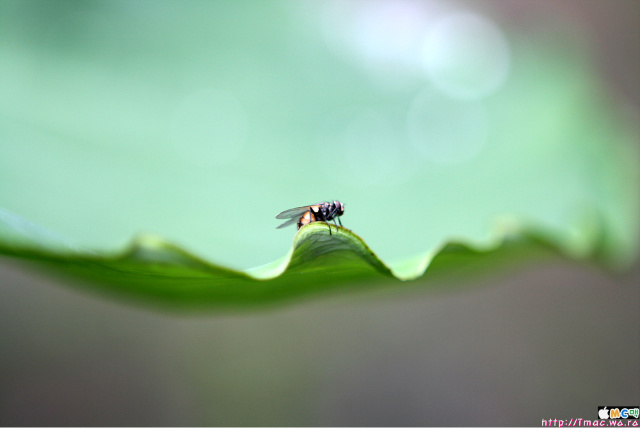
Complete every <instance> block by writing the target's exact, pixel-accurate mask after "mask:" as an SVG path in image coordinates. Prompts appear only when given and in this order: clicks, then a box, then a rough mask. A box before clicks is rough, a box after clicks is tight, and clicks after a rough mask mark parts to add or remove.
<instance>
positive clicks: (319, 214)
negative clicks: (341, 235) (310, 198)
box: [276, 201, 344, 235]
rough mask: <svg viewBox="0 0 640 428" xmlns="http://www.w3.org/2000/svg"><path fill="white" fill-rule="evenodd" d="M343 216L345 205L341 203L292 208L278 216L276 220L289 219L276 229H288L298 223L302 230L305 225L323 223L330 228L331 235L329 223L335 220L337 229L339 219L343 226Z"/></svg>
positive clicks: (323, 203) (321, 203)
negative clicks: (315, 222) (341, 217)
mask: <svg viewBox="0 0 640 428" xmlns="http://www.w3.org/2000/svg"><path fill="white" fill-rule="evenodd" d="M342 214H344V204H343V203H342V202H340V201H333V202H320V203H318V204H315V205H305V206H304V207H298V208H291V209H289V210H286V211H282V212H281V213H280V214H278V215H277V216H276V218H279V219H285V218H287V219H289V220H287V221H285V222H284V223H282V224H281V225H280V226H278V227H276V229H282V228H283V227H287V226H289V225H292V224H293V223H296V222H297V224H298V229H300V228H301V227H302V226H304V225H305V224H309V223H313V222H314V221H323V222H325V223H326V224H327V226H329V235H331V225H330V224H329V221H331V220H333V223H334V224H335V225H336V228H337V227H338V224H337V223H336V219H337V220H338V223H340V226H342V222H341V221H340V218H339V217H340V216H341V215H342Z"/></svg>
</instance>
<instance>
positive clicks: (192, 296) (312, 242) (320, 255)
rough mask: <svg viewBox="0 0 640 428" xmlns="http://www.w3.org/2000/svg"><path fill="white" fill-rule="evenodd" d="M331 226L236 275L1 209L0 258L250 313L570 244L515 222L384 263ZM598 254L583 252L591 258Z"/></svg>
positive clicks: (556, 251) (517, 259)
mask: <svg viewBox="0 0 640 428" xmlns="http://www.w3.org/2000/svg"><path fill="white" fill-rule="evenodd" d="M507 224H509V227H506V226H505V225H507ZM332 229H333V231H332V233H331V234H330V233H329V230H328V228H327V226H326V225H325V224H324V223H311V224H309V225H307V226H305V227H303V228H301V229H300V230H299V231H298V233H297V234H296V235H295V238H294V240H293V245H292V248H291V250H290V251H289V253H288V254H287V255H286V256H284V257H282V258H281V259H280V260H277V261H274V262H272V263H269V264H267V265H264V266H261V267H257V268H253V269H249V270H246V271H239V270H233V269H229V268H225V267H223V266H219V265H216V264H213V263H210V262H207V261H206V260H203V259H201V258H199V257H197V256H195V255H193V254H191V253H189V252H188V251H186V250H184V249H182V248H180V247H178V246H176V245H173V244H171V243H170V242H167V241H166V240H164V239H162V238H160V237H157V236H153V235H141V236H138V237H137V238H135V239H134V240H133V242H132V243H131V244H130V245H129V246H128V247H127V248H125V249H124V250H122V251H120V252H115V253H107V252H102V253H96V252H92V251H88V250H82V249H79V248H77V247H74V246H73V245H71V244H69V243H68V242H67V241H65V240H63V239H61V238H60V237H58V236H55V235H53V234H51V233H49V232H47V231H45V230H44V229H42V228H40V227H38V226H37V225H34V224H33V223H30V222H28V221H26V220H24V219H20V218H18V217H17V216H15V215H12V214H10V213H7V212H6V211H3V210H0V254H5V255H8V256H14V257H18V258H23V259H26V260H29V261H30V262H32V263H35V264H36V265H39V266H41V267H44V268H45V269H47V270H48V271H51V272H58V273H61V274H63V275H64V276H65V277H75V278H76V279H81V280H83V281H81V282H80V283H79V284H80V285H81V286H82V288H84V289H93V290H95V291H101V292H103V293H104V292H106V293H108V294H111V295H113V296H116V297H118V298H124V299H126V300H128V301H132V302H137V303H142V304H145V305H149V304H151V305H153V306H156V307H163V308H169V309H198V310H203V309H237V308H249V307H255V306H257V305H264V304H271V303H280V302H284V301H290V300H292V299H295V298H299V297H303V296H311V295H318V294H325V293H329V292H336V291H340V290H342V291H345V290H351V291H353V290H372V289H378V290H380V289H384V288H389V287H390V286H391V287H392V286H396V287H398V286H402V287H404V288H406V287H408V286H410V284H411V283H410V282H403V281H415V280H419V281H415V283H416V284H420V285H421V286H424V285H426V284H428V285H429V286H442V285H444V284H455V283H459V281H460V280H461V279H464V278H469V277H473V278H477V276H478V275H481V274H484V273H488V272H492V273H494V270H495V269H496V268H501V269H504V268H505V267H510V266H514V265H519V264H521V263H523V262H525V261H526V262H530V261H532V260H536V259H541V258H547V257H557V256H558V255H560V254H563V252H564V254H565V255H566V254H568V253H570V251H571V250H570V248H571V246H570V245H569V243H565V244H562V243H561V242H553V239H552V238H550V236H545V234H543V233H541V232H537V233H531V232H528V231H526V230H518V229H517V228H515V227H514V224H513V222H511V223H510V222H509V221H503V222H502V227H500V228H496V232H495V233H494V235H493V237H492V238H491V239H490V240H488V241H487V242H484V243H476V245H469V244H465V243H461V242H447V243H445V244H443V245H442V246H440V247H438V248H437V249H434V250H433V251H431V252H429V253H427V254H423V255H420V256H417V257H413V258H409V259H405V260H404V261H402V262H399V263H395V264H393V265H391V266H388V265H387V264H385V263H384V262H383V261H382V260H380V258H379V257H378V256H376V254H375V253H374V252H373V251H372V250H371V249H370V248H369V247H368V246H367V244H366V243H365V242H364V241H363V240H362V238H360V237H359V236H358V235H356V234H355V233H353V232H352V231H350V230H348V229H345V228H342V227H340V228H339V229H335V227H332ZM593 243H594V244H597V243H598V242H596V241H594V242H593ZM563 248H564V249H563ZM595 250H596V247H593V248H592V249H591V250H590V251H589V254H588V255H587V254H582V255H581V256H582V257H585V256H590V257H596V256H597V251H595ZM574 255H576V254H574ZM72 284H73V282H72Z"/></svg>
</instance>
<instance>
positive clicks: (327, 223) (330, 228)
mask: <svg viewBox="0 0 640 428" xmlns="http://www.w3.org/2000/svg"><path fill="white" fill-rule="evenodd" d="M324 222H325V223H326V224H327V226H329V235H331V224H329V222H328V221H326V220H325V221H324Z"/></svg>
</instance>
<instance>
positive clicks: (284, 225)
mask: <svg viewBox="0 0 640 428" xmlns="http://www.w3.org/2000/svg"><path fill="white" fill-rule="evenodd" d="M297 221H298V217H294V218H291V219H289V220H287V221H285V222H284V223H282V224H281V225H280V226H278V227H276V229H282V228H283V227H287V226H291V225H292V224H293V223H295V222H297Z"/></svg>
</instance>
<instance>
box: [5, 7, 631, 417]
mask: <svg viewBox="0 0 640 428" xmlns="http://www.w3.org/2000/svg"><path fill="white" fill-rule="evenodd" d="M540 3H541V2H536V1H524V2H491V1H484V2H469V3H465V2H458V3H450V2H437V1H351V2H347V1H330V2H326V1H325V2H321V1H304V2H303V1H300V2H297V1H295V2H294V1H289V2H285V1H264V2H259V1H240V2H238V1H234V2H223V1H216V2H201V1H189V2H177V1H171V2H159V1H157V2H156V1H154V2H151V1H133V2H131V1H121V2H116V1H110V2H102V1H98V2H96V1H86V2H76V1H73V2H72V1H43V2H33V1H15V2H14V1H6V0H5V1H3V2H1V3H0V20H1V21H0V207H1V208H2V209H3V210H6V212H10V213H13V214H15V215H18V216H20V217H24V218H27V219H29V220H31V221H33V222H35V223H37V224H39V225H41V226H43V227H45V228H46V229H48V230H51V231H52V232H53V233H55V234H57V235H59V236H62V237H64V239H67V240H69V241H70V242H73V243H74V244H75V245H79V246H81V247H86V248H89V249H115V248H119V247H121V246H122V245H124V244H125V243H126V242H127V241H128V240H129V239H130V238H131V237H132V236H133V235H134V234H136V233H139V232H147V231H148V232H154V233H157V234H160V235H162V236H165V237H167V238H168V239H170V240H172V241H174V242H177V243H179V244H181V245H183V246H184V247H185V248H187V249H190V250H193V251H194V252H195V253H197V254H199V255H201V256H203V257H205V258H207V259H208V260H210V261H213V262H217V263H220V264H223V265H226V266H230V267H235V268H242V269H244V268H250V267H254V266H257V265H261V264H264V263H268V262H271V261H273V260H275V259H277V258H278V257H280V256H282V255H283V254H285V253H286V252H287V251H288V250H289V247H290V243H291V238H292V235H293V233H294V229H293V228H292V229H287V230H285V231H283V230H275V229H274V228H275V226H276V225H277V224H278V222H277V221H276V220H274V219H273V217H274V216H275V214H277V213H278V212H279V211H281V210H284V209H287V208H290V207H293V206H299V205H304V204H309V203H315V202H318V201H320V200H332V199H340V200H341V201H343V202H345V204H346V213H345V216H344V217H343V224H345V226H346V227H348V228H350V229H352V230H354V232H356V233H357V234H359V235H360V236H362V237H363V238H364V239H365V241H367V243H368V244H369V245H370V246H371V248H372V249H373V250H374V251H375V252H376V253H377V254H379V255H380V256H381V258H382V259H383V260H385V261H389V262H392V261H394V260H402V259H403V258H406V257H410V256H415V255H416V254H419V253H424V252H425V251H427V250H429V249H431V248H433V247H434V246H436V245H437V244H439V243H441V242H443V241H444V240H446V239H451V238H461V239H465V240H470V241H477V240H482V239H484V238H486V237H487V236H488V235H489V234H490V233H491V232H492V231H493V230H494V229H493V227H494V222H495V220H496V217H499V216H503V215H505V214H508V215H515V216H517V218H520V219H523V220H525V221H527V222H530V223H532V224H536V225H539V226H542V227H544V228H547V229H549V230H552V231H554V233H556V234H557V237H558V239H559V240H560V241H562V242H565V243H566V247H567V249H568V250H570V251H571V252H572V254H576V255H580V254H582V253H583V252H584V251H586V248H587V247H588V246H589V244H591V243H592V241H593V240H594V239H595V238H594V236H593V234H594V233H596V232H593V230H594V228H596V227H597V226H599V225H600V223H599V221H600V220H601V221H602V222H603V223H604V224H603V227H604V228H605V230H606V236H605V239H606V242H605V247H606V249H607V250H609V252H610V254H611V255H612V256H615V257H617V259H618V260H626V261H632V260H633V256H634V254H635V252H636V251H637V248H638V195H637V193H636V192H634V190H635V186H637V182H636V181H634V180H637V178H638V176H637V168H638V159H637V158H636V157H634V156H630V155H629V154H630V153H631V154H637V153H638V151H637V149H638V106H639V105H640V84H639V82H638V75H640V58H639V57H640V55H639V54H638V49H637V46H638V42H640V29H639V28H638V25H637V22H640V4H639V3H638V2H635V1H617V2H615V3H612V2H606V1H589V2H580V3H577V2H570V1H550V2H544V3H543V4H540ZM600 217H601V218H600ZM594 225H595V226H594ZM1 263H2V265H1V266H2V271H1V273H0V281H2V288H0V293H1V294H0V309H1V312H0V317H2V319H1V322H0V332H1V336H0V340H1V343H0V362H1V364H0V423H3V424H16V425H20V424H42V425H55V424H64V425H73V424H85V425H91V424H101V425H119V424H126V425H135V424H149V425H166V424H170V425H183V424H187V425H200V424H204V425H209V424H212V425H234V424H251V425H274V424H275V425H287V424H296V425H318V424H337V425H353V424H365V425H380V424H382V425H395V424H403V425H411V424H419V425H430V424H438V425H446V424H449V423H451V424H469V425H474V424H516V425H530V424H538V423H539V422H540V419H542V418H549V417H551V418H555V417H557V418H561V417H562V418H564V417H569V418H571V417H585V418H593V417H595V414H596V410H597V406H598V405H608V404H612V403H614V404H615V403H618V404H630V403H631V404H633V403H637V402H638V401H640V387H639V386H638V385H640V368H639V367H640V319H639V315H638V311H637V304H638V303H639V301H640V298H639V293H638V282H639V281H638V278H639V275H638V268H637V263H636V264H635V266H636V267H635V268H632V269H631V270H630V271H626V272H627V273H625V274H623V275H622V276H616V277H612V276H610V275H606V274H603V273H601V272H599V271H597V270H596V269H594V268H592V267H587V266H582V265H575V264H572V263H569V262H563V261H560V260H559V261H557V262H553V263H549V264H545V265H536V266H534V267H532V268H530V269H529V270H527V271H524V272H521V273H520V274H511V275H507V276H506V277H505V276H501V277H499V278H494V279H493V280H487V279H482V280H478V281H476V283H473V284H469V286H468V287H466V288H465V289H464V291H462V292H460V291H458V292H456V293H455V294H450V295H441V294H438V295H436V294H429V293H426V292H424V293H418V292H417V291H415V290H414V291H412V292H411V293H403V294H388V295H386V296H385V297H384V298H380V297H367V296H359V297H358V298H357V300H356V298H354V297H350V298H336V299H331V300H328V301H322V302H315V303H313V304H311V303H307V304H301V305H300V306H297V307H295V308H293V307H292V308H280V309H272V310H269V311H265V312H259V313H255V314H252V315H247V314H239V315H234V316H215V317H210V318H199V319H181V318H176V317H174V316H165V315H162V314H158V313H148V312H143V311H139V310H136V309H132V308H129V307H123V306H119V305H117V304H115V303H111V302H102V301H99V300H98V299H96V298H95V297H91V296H89V297H87V296H83V295H77V294H75V292H73V291H70V290H67V289H64V288H54V287H50V286H48V285H49V284H50V283H55V282H54V281H53V280H51V279H46V278H44V277H42V276H39V275H38V274H35V273H32V272H30V271H28V270H25V268H24V267H23V266H22V265H21V264H20V263H19V262H17V261H14V260H8V259H4V260H2V261H1ZM612 332H615V333H616V336H617V337H620V338H626V339H620V342H613V343H609V342H607V340H601V338H608V337H610V335H611V334H612ZM603 343H604V344H603ZM607 344H608V345H611V346H612V347H610V348H606V347H605V346H606V345H607Z"/></svg>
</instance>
